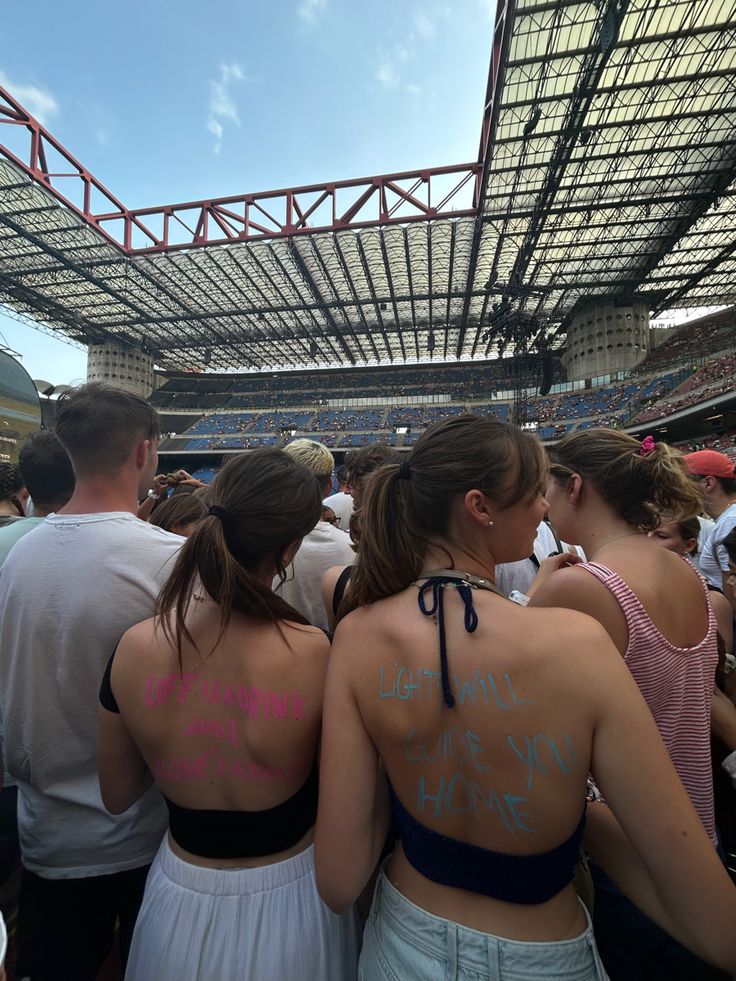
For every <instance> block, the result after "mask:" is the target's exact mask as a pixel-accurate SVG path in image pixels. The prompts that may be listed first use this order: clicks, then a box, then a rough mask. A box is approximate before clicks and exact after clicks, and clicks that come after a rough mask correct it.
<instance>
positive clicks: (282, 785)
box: [112, 599, 329, 868]
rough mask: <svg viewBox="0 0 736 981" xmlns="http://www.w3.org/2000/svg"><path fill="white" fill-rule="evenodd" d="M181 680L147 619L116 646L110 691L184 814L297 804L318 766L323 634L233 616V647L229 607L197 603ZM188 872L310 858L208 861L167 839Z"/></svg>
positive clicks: (300, 846)
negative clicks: (225, 621) (226, 619)
mask: <svg viewBox="0 0 736 981" xmlns="http://www.w3.org/2000/svg"><path fill="white" fill-rule="evenodd" d="M187 626H188V628H189V630H190V631H191V633H192V636H193V637H194V638H195V640H196V642H197V646H198V648H199V652H201V653H199V652H198V651H197V650H195V649H194V648H193V647H192V645H191V644H190V643H188V642H186V641H185V642H184V645H183V655H182V670H180V667H179V663H178V658H177V652H176V648H175V646H174V645H173V644H172V643H171V642H170V640H169V639H168V638H167V637H166V636H165V634H164V632H163V630H162V629H161V627H160V625H159V626H156V625H155V621H154V620H152V619H151V620H146V621H144V622H143V623H140V624H138V625H137V626H135V627H133V628H132V629H131V630H129V631H128V632H127V633H126V634H125V635H124V637H123V639H122V640H121V642H120V645H119V646H118V649H117V652H116V655H115V660H114V662H113V671H112V687H113V691H114V693H115V697H116V699H117V702H118V705H119V706H120V709H121V713H122V716H123V718H124V720H125V725H126V727H127V729H128V731H129V733H130V735H131V736H132V739H133V741H134V742H135V743H136V744H137V745H138V747H139V749H140V752H141V754H142V756H143V757H144V759H145V761H146V763H147V765H148V767H149V769H150V771H151V773H152V774H153V776H154V778H155V780H156V783H157V785H158V786H159V788H160V789H161V791H162V792H163V794H164V795H165V796H166V797H168V798H169V799H171V800H172V801H174V802H175V803H176V804H179V805H180V806H182V807H187V808H194V809H214V810H229V811H233V810H235V811H238V810H243V811H250V810H252V811H262V810H266V809H269V808H272V807H275V806H277V805H278V804H281V803H283V802H284V801H286V800H288V799H289V798H290V797H291V796H293V794H294V793H296V791H297V790H298V789H299V788H300V787H301V786H302V785H303V784H304V782H305V780H306V779H307V777H308V775H309V773H310V771H311V769H312V766H313V764H314V760H315V753H316V748H317V743H318V739H319V731H320V725H321V719H322V695H323V687H324V677H325V671H326V667H327V655H328V652H329V645H328V642H327V639H326V637H325V635H324V634H323V633H322V631H320V630H317V629H316V628H313V627H307V626H301V625H299V624H290V623H282V625H281V627H282V630H283V637H282V636H281V635H280V634H279V629H278V627H277V626H276V625H275V624H273V623H270V622H264V621H262V620H258V619H256V618H254V617H251V616H247V615H245V614H241V613H238V612H233V614H232V619H231V621H230V624H229V626H228V629H227V632H226V633H225V635H224V637H223V638H222V640H221V641H220V643H219V644H217V647H216V649H215V650H214V651H213V652H212V653H210V651H212V648H213V647H214V646H215V643H216V641H217V637H218V634H219V629H220V610H219V607H218V606H217V605H216V604H214V603H213V602H212V601H210V600H209V599H203V600H195V601H194V602H193V603H192V608H191V611H190V614H189V616H188V623H187ZM169 840H170V844H171V847H172V850H173V851H174V852H175V853H176V854H177V855H179V856H180V857H181V858H183V859H185V860H186V861H187V862H190V863H193V864H198V865H205V866H208V867H213V868H230V867H239V868H242V867H258V866H262V865H268V864H271V863H273V862H276V861H281V860H282V859H285V858H288V857H290V856H292V855H295V854H298V853H299V852H301V851H303V850H304V848H305V847H307V846H308V844H309V843H310V842H311V840H312V831H311V830H310V831H309V832H308V833H307V834H306V835H305V836H304V838H303V839H302V840H301V841H300V842H298V843H297V844H296V845H294V846H293V847H292V848H290V849H288V850H286V851H283V852H279V853H277V854H273V855H268V856H263V857H257V858H254V857H242V858H233V859H211V858H202V857H201V856H197V855H194V854H191V853H189V852H187V851H186V850H184V849H183V848H181V847H180V846H179V845H177V843H176V842H175V841H173V840H172V839H171V836H169Z"/></svg>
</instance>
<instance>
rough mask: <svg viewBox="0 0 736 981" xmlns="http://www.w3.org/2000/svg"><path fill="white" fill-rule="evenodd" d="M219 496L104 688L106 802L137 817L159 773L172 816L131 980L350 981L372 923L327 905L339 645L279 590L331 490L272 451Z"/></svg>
mask: <svg viewBox="0 0 736 981" xmlns="http://www.w3.org/2000/svg"><path fill="white" fill-rule="evenodd" d="M209 503H210V504H211V505H212V506H211V507H210V508H209V513H208V515H207V516H206V517H205V518H204V519H203V520H202V521H201V522H200V523H199V524H198V525H197V527H196V528H195V529H194V531H193V532H192V535H191V536H190V537H189V538H188V539H187V541H186V543H185V544H184V546H183V547H182V550H181V553H180V558H179V560H178V562H177V565H176V567H175V569H174V572H173V573H172V576H171V578H170V579H169V581H168V583H167V584H166V586H165V587H164V589H163V591H162V593H161V596H160V597H159V600H158V604H157V611H156V616H155V618H153V619H151V620H146V621H144V622H143V623H141V624H138V625H137V626H136V627H133V628H132V629H131V630H129V631H128V632H127V633H126V634H125V635H124V636H123V638H122V640H121V641H120V644H119V645H118V648H117V650H116V652H115V655H114V658H113V659H112V660H111V662H110V666H109V668H108V673H107V675H106V679H105V682H104V683H103V686H102V691H101V695H100V700H101V703H102V706H101V708H100V749H99V766H100V785H101V789H102V795H103V800H104V801H105V804H106V805H107V807H108V808H109V810H111V811H112V812H113V813H118V812H120V811H123V810H125V809H126V808H128V807H129V806H130V805H131V804H132V803H133V802H134V801H135V800H136V799H137V798H138V797H139V796H140V794H141V793H143V791H144V790H145V788H146V787H148V786H149V785H150V784H151V782H152V781H155V782H156V783H157V785H158V786H159V788H160V789H161V792H162V794H163V795H164V800H165V802H166V805H167V807H168V810H169V832H168V834H167V836H166V838H165V839H164V841H163V843H162V845H161V849H160V851H159V853H158V856H157V857H156V860H155V862H154V864H153V866H152V868H151V873H150V875H149V878H148V883H147V886H146V893H145V896H144V899H143V905H142V907H141V912H140V915H139V918H138V923H137V925H136V929H135V934H134V937H133V944H132V949H131V954H130V960H129V962H128V969H127V973H126V978H128V979H132V981H143V979H150V978H172V979H173V978H176V981H189V979H191V981H194V979H197V981H205V979H212V981H215V979H218V981H220V979H224V978H233V979H234V978H238V979H239V981H242V979H252V981H283V979H284V978H289V979H299V981H314V979H316V978H320V979H322V978H323V979H327V981H344V979H350V978H354V977H355V972H356V963H357V952H358V929H357V923H356V919H355V917H354V914H353V913H352V912H351V911H348V912H347V913H345V914H343V915H341V916H337V915H335V914H334V913H332V912H330V911H329V910H328V909H327V907H326V906H325V905H324V903H322V901H321V900H320V898H319V896H318V894H317V891H316V886H315V881H314V861H313V848H312V837H313V825H314V821H315V817H316V809H317V764H316V749H317V743H318V739H319V734H320V725H321V721H322V694H323V686H324V678H325V671H326V667H327V657H328V652H329V645H328V642H327V639H326V637H325V635H324V633H322V631H320V630H317V629H316V628H314V627H310V626H309V625H308V624H307V623H306V621H305V620H304V618H303V617H301V615H300V614H298V613H297V612H296V611H295V610H293V609H292V608H291V607H290V606H289V605H288V604H287V603H286V602H285V601H284V600H283V599H281V598H280V597H279V596H277V595H275V594H274V593H273V592H272V590H271V582H272V579H273V576H274V575H275V574H279V573H281V572H282V571H283V570H284V568H285V567H286V566H287V565H288V563H289V562H290V561H291V559H292V558H293V556H294V554H295V552H296V550H297V549H298V547H299V544H300V541H301V539H302V537H303V536H304V535H306V534H307V533H308V532H309V531H310V530H311V529H312V528H313V527H314V525H315V524H316V523H317V521H318V520H319V518H320V514H321V510H322V503H321V500H320V494H319V488H318V486H317V482H316V480H315V479H314V476H313V475H312V474H311V473H310V472H309V471H308V470H307V469H306V468H304V467H302V466H301V465H300V464H298V463H296V462H295V461H293V460H292V459H291V457H289V456H288V455H287V454H285V453H283V452H282V451H281V450H272V449H264V450H256V451H255V452H253V453H251V454H248V455H246V454H243V455H241V456H238V457H235V458H234V459H233V460H231V461H230V462H229V463H228V464H227V465H226V466H225V467H224V468H223V470H222V471H221V472H220V474H219V475H218V476H217V478H216V479H215V481H214V483H213V485H212V489H211V493H210V495H209Z"/></svg>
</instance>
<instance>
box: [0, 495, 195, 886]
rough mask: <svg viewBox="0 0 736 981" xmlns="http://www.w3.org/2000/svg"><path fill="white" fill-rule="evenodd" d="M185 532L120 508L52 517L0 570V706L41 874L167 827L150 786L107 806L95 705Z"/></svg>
mask: <svg viewBox="0 0 736 981" xmlns="http://www.w3.org/2000/svg"><path fill="white" fill-rule="evenodd" d="M182 542H183V539H182V538H180V537H179V536H178V535H172V534H170V533H169V532H166V531H163V530H162V529H161V528H157V527H155V526H154V525H149V524H147V523H146V522H144V521H141V520H139V519H138V518H136V517H135V515H133V514H129V513H127V512H117V511H115V512H106V513H102V514H82V515H58V514H57V515H51V516H50V517H48V518H47V519H46V520H45V522H44V523H43V524H42V525H40V526H39V527H38V528H36V529H34V531H33V533H32V534H29V535H26V536H25V537H24V538H22V539H21V540H20V541H19V542H18V543H17V544H16V545H15V546H14V547H13V549H12V551H11V553H10V554H9V555H8V558H7V559H6V560H5V563H4V565H3V567H2V569H0V710H1V712H2V718H3V721H4V724H5V745H6V751H7V756H8V760H7V762H8V768H9V770H10V772H11V773H12V775H13V776H14V777H15V779H16V781H17V783H18V828H19V832H20V843H21V852H22V856H23V864H24V865H25V866H26V868H28V869H30V870H31V871H32V872H36V873H37V874H39V875H41V876H43V877H44V878H48V879H66V878H76V877H86V876H95V875H108V874H111V873H113V872H119V871H123V870H125V869H134V868H139V867H140V866H143V865H146V864H147V863H148V862H150V861H151V859H152V858H153V856H154V854H155V851H156V849H157V847H158V845H159V844H160V842H161V837H162V835H163V832H164V830H165V828H166V825H167V819H166V810H165V807H164V805H163V801H162V799H161V796H160V794H159V792H158V791H157V790H156V789H154V788H152V789H151V790H149V791H148V792H147V793H146V794H145V795H144V797H143V798H141V800H140V801H138V803H136V804H134V805H133V807H131V808H130V809H129V810H127V811H126V812H125V814H121V815H118V816H114V815H112V814H109V813H108V811H107V810H106V809H105V806H104V805H103V803H102V799H101V797H100V789H99V782H98V777H97V706H98V702H99V690H100V682H101V680H102V676H103V674H104V671H105V667H106V665H107V662H108V660H109V658H110V655H111V654H112V652H113V651H114V649H115V647H116V645H117V643H118V641H119V640H120V637H121V636H122V635H123V633H124V632H125V631H126V630H127V629H128V627H130V626H132V625H133V624H135V623H138V622H140V621H141V620H144V619H146V618H147V617H149V616H151V614H152V612H153V603H154V600H155V598H156V595H157V594H158V592H159V589H160V587H161V586H162V585H163V583H164V582H165V581H166V579H167V577H168V575H169V573H170V572H171V569H172V567H173V560H174V558H175V556H176V553H177V552H178V550H179V548H180V547H181V545H182Z"/></svg>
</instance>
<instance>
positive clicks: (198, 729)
mask: <svg viewBox="0 0 736 981" xmlns="http://www.w3.org/2000/svg"><path fill="white" fill-rule="evenodd" d="M184 732H185V733H186V734H187V736H215V737H216V738H217V739H227V741H228V742H229V743H231V744H232V745H233V746H234V747H235V749H238V747H239V745H240V744H239V743H238V726H237V723H236V721H235V719H230V721H229V722H226V723H224V724H223V723H221V722H218V721H217V719H192V721H191V722H190V723H189V724H188V726H187V727H186V729H185V730H184Z"/></svg>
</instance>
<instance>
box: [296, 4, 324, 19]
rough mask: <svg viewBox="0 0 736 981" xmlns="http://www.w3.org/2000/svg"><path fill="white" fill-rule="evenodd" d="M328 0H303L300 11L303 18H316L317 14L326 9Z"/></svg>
mask: <svg viewBox="0 0 736 981" xmlns="http://www.w3.org/2000/svg"><path fill="white" fill-rule="evenodd" d="M326 5H327V0H302V2H301V3H300V4H299V8H298V12H299V16H300V17H301V18H302V20H314V18H315V17H316V16H317V14H318V13H319V12H320V11H321V10H324V9H325V7H326Z"/></svg>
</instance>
